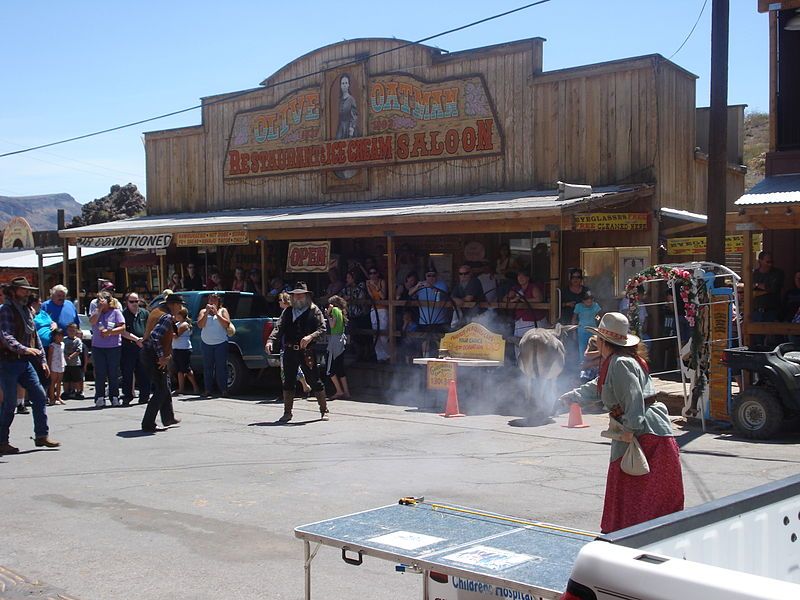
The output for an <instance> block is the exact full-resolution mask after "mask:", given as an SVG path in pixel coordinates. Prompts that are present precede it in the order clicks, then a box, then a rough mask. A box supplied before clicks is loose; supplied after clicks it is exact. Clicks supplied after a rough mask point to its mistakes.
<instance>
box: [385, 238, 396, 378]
mask: <svg viewBox="0 0 800 600" xmlns="http://www.w3.org/2000/svg"><path fill="white" fill-rule="evenodd" d="M386 264H387V267H386V270H387V271H388V272H387V273H386V300H387V301H388V302H389V324H388V327H389V331H388V332H387V335H388V336H389V362H390V363H391V364H394V363H395V361H396V343H395V338H394V330H395V314H394V288H395V280H394V277H395V256H394V233H393V232H391V231H387V232H386Z"/></svg>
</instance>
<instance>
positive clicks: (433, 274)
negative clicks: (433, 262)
mask: <svg viewBox="0 0 800 600" xmlns="http://www.w3.org/2000/svg"><path fill="white" fill-rule="evenodd" d="M425 277H436V273H425Z"/></svg>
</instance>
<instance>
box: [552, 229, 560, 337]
mask: <svg viewBox="0 0 800 600" xmlns="http://www.w3.org/2000/svg"><path fill="white" fill-rule="evenodd" d="M560 284H561V232H560V231H551V232H550V324H551V325H555V324H556V321H557V320H558V313H559V310H560V308H561V294H560V292H559V290H560V287H561V286H560Z"/></svg>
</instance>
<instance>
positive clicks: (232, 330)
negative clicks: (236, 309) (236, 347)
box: [225, 323, 236, 337]
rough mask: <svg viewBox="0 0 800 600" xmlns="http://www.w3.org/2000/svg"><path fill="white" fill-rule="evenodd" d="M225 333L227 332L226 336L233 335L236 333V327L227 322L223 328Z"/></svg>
mask: <svg viewBox="0 0 800 600" xmlns="http://www.w3.org/2000/svg"><path fill="white" fill-rule="evenodd" d="M225 333H227V334H228V337H233V336H235V335H236V327H235V326H234V324H233V323H229V324H228V328H227V329H226V330H225Z"/></svg>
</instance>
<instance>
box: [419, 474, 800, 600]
mask: <svg viewBox="0 0 800 600" xmlns="http://www.w3.org/2000/svg"><path fill="white" fill-rule="evenodd" d="M799 537H800V476H794V477H790V478H787V479H783V480H781V481H777V482H773V483H769V484H766V485H762V486H759V487H756V488H753V489H751V490H747V491H744V492H741V493H738V494H734V495H732V496H728V497H726V498H722V499H720V500H716V501H712V502H708V503H706V504H703V505H700V506H697V507H694V508H690V509H687V510H684V511H682V512H679V513H675V514H672V515H668V516H666V517H661V518H659V519H654V520H652V521H648V522H646V523H642V524H641V525H637V526H635V527H630V528H628V529H624V530H622V531H618V532H615V533H613V534H608V535H600V536H598V537H597V538H596V539H595V540H592V541H589V542H588V543H586V544H585V545H584V546H583V547H582V548H581V549H580V551H579V552H578V555H577V559H576V560H575V561H574V563H573V564H572V568H571V572H570V575H569V580H568V583H567V586H566V590H565V591H564V590H561V591H558V590H555V589H553V590H552V591H551V593H550V594H546V595H545V594H542V593H541V592H540V593H539V594H537V595H533V594H531V592H530V588H528V589H525V588H524V587H519V582H515V581H513V580H509V581H508V582H505V584H504V585H498V582H497V581H496V580H495V581H494V583H493V584H491V585H487V584H486V580H483V581H482V578H480V577H477V578H476V579H474V580H471V579H469V578H465V577H463V576H453V575H452V574H451V575H449V576H448V575H443V574H441V573H437V572H426V578H427V579H428V581H427V582H426V583H427V585H426V589H427V595H426V598H427V600H478V599H481V600H487V599H488V598H490V597H494V598H498V597H503V598H519V599H520V600H525V599H529V600H533V599H537V598H559V596H560V598H561V600H621V599H624V600H800V539H798V538H799ZM554 542H555V541H554ZM515 584H516V585H515Z"/></svg>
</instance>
